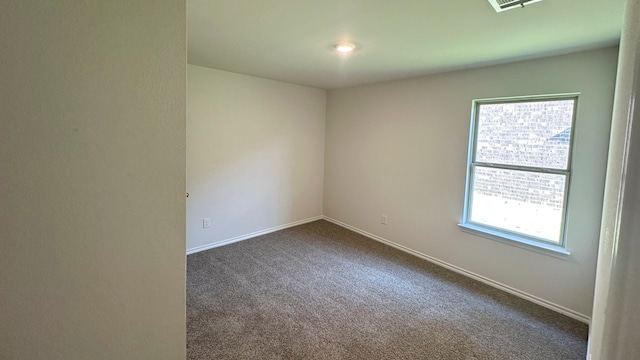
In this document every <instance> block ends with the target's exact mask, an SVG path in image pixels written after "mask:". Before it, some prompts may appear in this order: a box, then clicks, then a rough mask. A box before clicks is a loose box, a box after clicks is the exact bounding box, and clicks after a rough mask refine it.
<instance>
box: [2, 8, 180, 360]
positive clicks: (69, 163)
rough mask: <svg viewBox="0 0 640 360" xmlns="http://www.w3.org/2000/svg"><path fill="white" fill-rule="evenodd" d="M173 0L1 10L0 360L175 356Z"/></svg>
mask: <svg viewBox="0 0 640 360" xmlns="http://www.w3.org/2000/svg"><path fill="white" fill-rule="evenodd" d="M185 35H186V23H185V1H184V0H176V1H161V2H158V1H150V0H142V1H128V0H111V1H25V0H6V1H3V3H2V11H0V43H1V44H2V50H0V63H1V64H2V66H0V79H2V81H0V104H1V105H0V243H1V244H2V246H1V250H0V289H1V290H0V358H1V359H47V360H49V359H65V360H69V359H171V360H175V359H184V358H185V355H186V354H185V296H184V291H185V238H184V233H185V225H184V223H185V221H184V212H185V198H184V189H185V159H184V154H185V112H186V99H185V91H186V83H185V79H186V71H185V70H186V52H185V46H186V39H185Z"/></svg>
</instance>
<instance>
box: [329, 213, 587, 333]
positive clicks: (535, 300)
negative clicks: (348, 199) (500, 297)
mask: <svg viewBox="0 0 640 360" xmlns="http://www.w3.org/2000/svg"><path fill="white" fill-rule="evenodd" d="M323 219H324V220H327V221H329V222H332V223H334V224H336V225H339V226H342V227H343V228H346V229H349V230H351V231H354V232H357V233H358V234H361V235H364V236H366V237H368V238H370V239H372V240H375V241H378V242H381V243H384V244H386V245H389V246H391V247H394V248H396V249H398V250H402V251H404V252H406V253H409V254H411V255H414V256H417V257H419V258H421V259H424V260H427V261H429V262H431V263H433V264H436V265H439V266H442V267H443V268H446V269H449V270H451V271H454V272H457V273H458V274H462V275H464V276H467V277H469V278H472V279H474V280H477V281H480V282H482V283H485V284H487V285H489V286H492V287H494V288H496V289H500V290H502V291H505V292H508V293H509V294H512V295H515V296H517V297H520V298H523V299H525V300H529V301H531V302H532V303H535V304H538V305H540V306H543V307H545V308H547V309H551V310H553V311H556V312H559V313H561V314H563V315H566V316H568V317H570V318H573V319H576V320H578V321H581V322H583V323H585V324H589V323H590V321H591V318H590V317H589V316H587V315H584V314H581V313H579V312H577V311H574V310H571V309H568V308H566V307H564V306H561V305H558V304H554V303H552V302H551V301H547V300H544V299H541V298H539V297H537V296H534V295H531V294H528V293H526V292H524V291H521V290H518V289H516V288H513V287H511V286H509V285H505V284H502V283H500V282H497V281H495V280H492V279H489V278H487V277H485V276H482V275H478V274H476V273H474V272H471V271H469V270H465V269H463V268H461V267H458V266H455V265H452V264H449V263H447V262H445V261H442V260H439V259H436V258H434V257H432V256H429V255H425V254H423V253H421V252H419V251H416V250H413V249H410V248H408V247H406V246H403V245H400V244H396V243H394V242H393V241H390V240H387V239H385V238H382V237H380V236H377V235H374V234H371V233H368V232H366V231H364V230H361V229H358V228H356V227H354V226H351V225H348V224H345V223H343V222H341V221H338V220H336V219H332V218H330V217H328V216H323Z"/></svg>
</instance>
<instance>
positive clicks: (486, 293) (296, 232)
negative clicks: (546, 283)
mask: <svg viewBox="0 0 640 360" xmlns="http://www.w3.org/2000/svg"><path fill="white" fill-rule="evenodd" d="M586 339H587V326H586V325H584V324H582V323H580V322H577V321H575V320H573V319H570V318H568V317H565V316H563V315H560V314H557V313H555V312H552V311H550V310H547V309H545V308H542V307H540V306H538V305H535V304H532V303H530V302H527V301H525V300H522V299H520V298H517V297H515V296H512V295H510V294H507V293H504V292H502V291H500V290H497V289H494V288H491V287H489V286H487V285H484V284H482V283H479V282H477V281H474V280H471V279H468V278H466V277H464V276H461V275H458V274H456V273H453V272H451V271H448V270H446V269H443V268H440V267H438V266H435V265H432V264H430V263H428V262H426V261H424V260H422V259H419V258H416V257H414V256H411V255H408V254H405V253H403V252H401V251H399V250H396V249H394V248H391V247H389V246H386V245H383V244H380V243H378V242H375V241H373V240H370V239H368V238H365V237H363V236H361V235H359V234H356V233H354V232H351V231H349V230H346V229H343V228H341V227H338V226H336V225H334V224H332V223H329V222H326V221H322V220H321V221H316V222H313V223H309V224H305V225H301V226H298V227H295V228H290V229H287V230H282V231H279V232H276V233H271V234H268V235H264V236H260V237H257V238H254V239H251V240H246V241H242V242H239V243H235V244H232V245H227V246H224V247H219V248H215V249H212V250H208V251H204V252H201V253H197V254H193V255H189V256H188V260H187V354H188V358H189V359H203V360H204V359H371V360H377V359H384V360H389V359H434V360H437V359H455V360H458V359H517V360H525V359H539V360H551V359H562V360H569V359H581V360H582V359H584V358H585V354H586V341H587V340H586Z"/></svg>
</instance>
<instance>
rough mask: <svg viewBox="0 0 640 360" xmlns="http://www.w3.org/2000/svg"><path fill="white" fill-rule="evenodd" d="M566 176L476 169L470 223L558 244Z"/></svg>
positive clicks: (483, 168)
mask: <svg viewBox="0 0 640 360" xmlns="http://www.w3.org/2000/svg"><path fill="white" fill-rule="evenodd" d="M565 181H566V176H565V175H558V174H547V173H537V172H529V171H518V170H503V169H495V168H487V167H481V166H476V167H475V172H474V177H473V189H472V192H473V194H472V196H473V203H472V204H471V221H472V222H475V223H479V224H484V225H488V226H492V227H496V228H501V229H505V230H509V231H512V232H517V233H521V234H525V235H530V236H535V237H538V238H542V239H545V240H548V241H551V242H555V243H560V231H561V227H562V213H563V211H562V206H563V200H564V191H565Z"/></svg>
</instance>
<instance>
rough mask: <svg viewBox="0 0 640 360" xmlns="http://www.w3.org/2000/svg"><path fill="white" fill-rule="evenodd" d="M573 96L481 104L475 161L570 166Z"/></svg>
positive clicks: (545, 166) (542, 166) (557, 166)
mask: <svg viewBox="0 0 640 360" xmlns="http://www.w3.org/2000/svg"><path fill="white" fill-rule="evenodd" d="M573 104H574V100H573V99H571V100H553V101H531V102H517V103H503V104H480V106H479V108H478V128H477V140H476V141H477V143H476V161H479V162H486V163H494V164H506V165H517V166H533V167H541V168H551V169H567V164H568V160H569V140H570V137H571V122H572V120H573Z"/></svg>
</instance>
